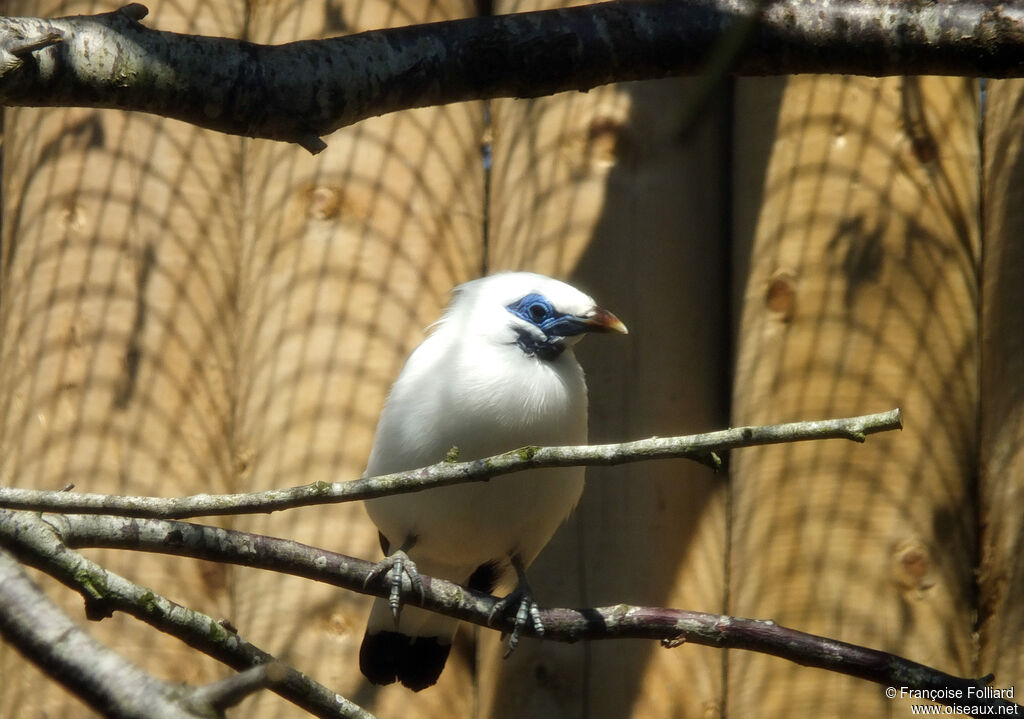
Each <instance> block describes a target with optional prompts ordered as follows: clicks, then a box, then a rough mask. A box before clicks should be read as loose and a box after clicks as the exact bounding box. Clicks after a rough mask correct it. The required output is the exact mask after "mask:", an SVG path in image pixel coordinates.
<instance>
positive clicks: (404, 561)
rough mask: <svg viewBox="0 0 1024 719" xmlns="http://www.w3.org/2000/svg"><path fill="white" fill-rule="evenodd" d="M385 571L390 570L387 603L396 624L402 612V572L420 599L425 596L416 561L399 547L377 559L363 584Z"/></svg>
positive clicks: (366, 584)
mask: <svg viewBox="0 0 1024 719" xmlns="http://www.w3.org/2000/svg"><path fill="white" fill-rule="evenodd" d="M387 571H390V572H391V578H390V579H389V580H388V584H389V585H390V587H391V593H390V594H389V595H388V605H389V606H390V607H391V615H392V616H393V617H394V618H395V624H396V625H397V624H398V618H399V616H401V613H402V575H403V574H404V575H405V576H406V577H408V578H409V586H410V588H411V589H412V590H414V591H415V592H416V593H417V594H419V595H420V600H423V599H424V597H425V594H424V592H423V580H421V579H420V573H419V572H418V571H417V569H416V562H414V561H412V560H411V559H409V555H408V554H406V553H405V552H404V551H403V550H401V549H399V550H398V551H396V552H394V553H393V554H391V556H389V557H385V558H384V559H382V560H381V561H379V562H378V563H377V566H375V567H374V568H373V569H371V570H370V573H369V574H367V575H366V581H364V582H363V586H364V587H365V586H368V585H369V584H370V583H371V582H373V581H375V580H376V579H377V577H379V576H380V575H382V574H383V573H384V572H387Z"/></svg>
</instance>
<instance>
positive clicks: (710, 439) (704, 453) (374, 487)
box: [0, 409, 903, 519]
mask: <svg viewBox="0 0 1024 719" xmlns="http://www.w3.org/2000/svg"><path fill="white" fill-rule="evenodd" d="M902 422H903V418H902V414H901V413H900V410H899V409H893V410H889V411H888V412H879V413H877V414H867V415H861V416H859V417H845V418H841V419H828V420H821V421H812V422H791V423H788V424H775V425H766V426H761V427H735V428H733V429H726V430H721V431H719V432H707V433H704V434H694V435H688V436H684V437H652V438H650V439H641V440H637V441H635V442H623V443H621V444H599V445H584V446H580V447H522V448H520V449H516V450H513V451H511V452H506V453H504V454H499V455H496V456H494V457H487V458H484V459H477V460H472V461H469V462H456V461H445V462H439V463H437V464H434V465H431V466H429V467H423V468H420V469H413V470H409V471H407V472H397V473H395V474H388V475H382V476H379V477H366V478H363V479H358V480H353V481H350V482H333V483H329V484H328V483H326V482H315V483H313V484H306V485H302V486H299V487H292V488H289V489H274V490H269V491H266V492H251V493H248V494H219V495H211V494H197V495H193V496H190V497H126V496H118V495H108V494H74V493H71V492H64V491H60V492H57V491H46V490H37V489H21V488H17V487H0V507H7V508H10V509H33V510H36V511H42V512H77V513H88V514H115V515H121V516H128V517H159V518H164V519H184V518H187V517H204V516H207V517H208V516H216V515H225V514H254V513H260V512H276V511H279V510H283V509H293V508H296V507H306V506H310V505H315V504H337V503H340V502H352V501H356V500H364V499H371V498H373V497H381V496H384V495H389V494H402V493H405V492H419V491H422V490H424V489H431V488H433V487H445V486H448V485H451V484H461V483H463V482H474V481H476V482H479V481H486V480H489V479H491V478H492V477H497V476H500V475H503V474H510V473H512V472H521V471H523V470H526V469H536V468H539V467H577V466H600V465H606V466H607V465H616V464H626V463H631V462H644V461H647V460H651V459H670V458H682V459H691V460H695V461H699V462H703V463H707V464H711V465H712V466H715V467H717V466H718V463H719V459H718V456H717V454H716V452H723V451H725V450H729V449H736V448H739V447H753V446H757V445H762V444H778V443H782V442H799V441H808V440H821V439H848V440H852V441H855V442H863V441H864V439H865V437H866V436H867V435H869V434H874V433H877V432H887V431H890V430H894V429H900V428H901V427H902V426H903V425H902ZM454 454H457V453H455V452H453V455H454Z"/></svg>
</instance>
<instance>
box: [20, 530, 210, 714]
mask: <svg viewBox="0 0 1024 719" xmlns="http://www.w3.org/2000/svg"><path fill="white" fill-rule="evenodd" d="M0 635H2V636H3V637H4V639H5V640H7V641H8V642H10V643H11V644H12V645H14V646H15V647H16V648H17V649H18V650H19V651H20V652H21V653H22V654H24V655H25V656H26V657H27V658H28V659H30V660H31V661H32V662H34V663H35V664H36V665H37V666H38V667H39V668H40V669H42V670H43V671H45V672H46V673H47V674H49V675H50V676H51V677H53V678H54V679H55V680H57V681H58V682H60V683H61V684H62V685H63V686H65V687H67V688H68V689H70V690H71V691H73V692H74V693H75V694H77V695H78V696H79V698H81V699H82V700H83V701H84V702H86V703H87V704H88V705H89V706H91V707H92V708H93V709H95V710H96V711H98V712H100V713H102V714H103V715H104V716H107V717H114V718H115V719H141V718H142V717H154V718H155V719H194V718H195V717H206V718H207V719H208V718H209V717H210V716H215V715H211V714H210V713H209V712H208V711H203V710H201V709H196V708H193V707H190V706H188V705H186V704H185V703H183V701H182V699H183V694H184V690H183V689H182V688H180V687H176V686H172V685H169V684H167V683H165V682H162V681H159V680H158V679H155V678H154V677H151V676H150V675H148V674H146V672H144V671H143V670H142V669H140V668H139V667H138V666H136V665H135V664H132V663H131V662H129V661H128V660H127V659H124V658H123V657H121V656H120V655H119V654H117V653H116V652H114V651H112V650H111V649H108V648H107V647H105V646H104V645H102V644H100V643H99V642H97V641H96V640H95V639H93V638H92V637H90V636H89V635H88V634H86V632H85V631H84V630H83V629H82V628H81V627H79V626H78V625H77V624H75V623H74V622H73V621H71V620H70V619H69V618H68V617H67V616H66V615H65V614H64V613H63V612H62V611H61V610H60V609H58V608H57V605H56V604H54V603H53V602H52V601H51V600H50V599H49V597H47V596H46V595H45V594H44V593H43V592H42V591H41V590H40V589H39V587H37V586H36V585H35V584H34V583H33V582H32V580H31V579H29V577H28V575H27V574H25V571H24V569H22V568H21V566H20V565H19V564H18V563H17V562H16V561H15V560H14V558H13V557H12V556H11V555H10V554H8V553H7V552H5V551H3V550H2V549H0Z"/></svg>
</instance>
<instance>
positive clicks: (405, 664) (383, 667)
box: [359, 631, 452, 692]
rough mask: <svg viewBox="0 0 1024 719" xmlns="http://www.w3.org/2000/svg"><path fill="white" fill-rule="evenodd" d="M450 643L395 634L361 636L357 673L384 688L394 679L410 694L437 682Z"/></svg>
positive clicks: (383, 633)
mask: <svg viewBox="0 0 1024 719" xmlns="http://www.w3.org/2000/svg"><path fill="white" fill-rule="evenodd" d="M451 648H452V645H451V643H450V642H442V641H441V640H440V639H439V638H438V637H415V638H413V637H408V636H406V635H404V634H399V633H398V632H387V631H384V632H377V633H376V634H367V635H365V636H364V637H363V644H362V646H361V647H360V648H359V670H360V671H361V672H362V673H363V676H365V677H366V678H367V679H369V680H370V681H371V682H372V683H373V684H377V685H379V686H384V685H387V684H392V683H394V682H395V681H396V680H397V681H400V682H401V683H402V685H403V686H405V687H407V688H409V689H412V690H413V691H414V692H418V691H422V690H423V689H426V688H427V687H432V686H434V684H436V683H437V680H438V678H439V677H440V676H441V672H442V671H443V670H444V665H445V662H446V661H448V652H450V651H451Z"/></svg>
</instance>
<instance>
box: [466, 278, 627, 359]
mask: <svg viewBox="0 0 1024 719" xmlns="http://www.w3.org/2000/svg"><path fill="white" fill-rule="evenodd" d="M451 312H453V313H456V312H459V313H461V312H465V313H466V316H465V317H464V319H465V320H467V321H468V322H469V323H470V324H471V325H472V326H473V327H474V329H475V330H476V331H478V332H481V333H482V334H483V335H484V336H485V337H486V338H487V339H489V340H492V341H494V342H497V343H499V344H507V345H514V346H516V347H518V348H519V349H520V350H522V352H523V353H524V354H526V355H529V356H531V357H536V358H538V359H541V360H548V361H551V360H554V359H557V358H558V357H559V356H560V355H561V354H562V352H563V351H564V350H566V349H567V348H569V347H571V346H573V345H574V344H576V342H578V341H579V340H580V339H581V338H582V337H583V335H584V334H586V333H588V332H620V333H622V334H626V333H627V330H626V326H625V325H624V324H623V323H622V322H621V321H620V320H619V318H618V317H616V316H615V315H613V314H612V313H611V312H609V311H608V310H606V309H602V308H601V307H598V306H597V304H595V302H594V300H593V299H591V298H590V297H588V296H587V295H585V294H583V293H582V292H580V291H579V290H577V289H576V288H575V287H572V286H571V285H567V284H566V283H564V282H559V281H558V280H555V279H552V278H550V277H545V276H544V275H537V274H533V273H531V272H505V273H501V274H497V275H491V276H490V277H484V278H482V279H479V280H474V281H472V282H467V283H466V284H464V285H462V286H461V287H459V288H458V290H457V292H456V297H455V300H454V301H453V302H452V307H451Z"/></svg>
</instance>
